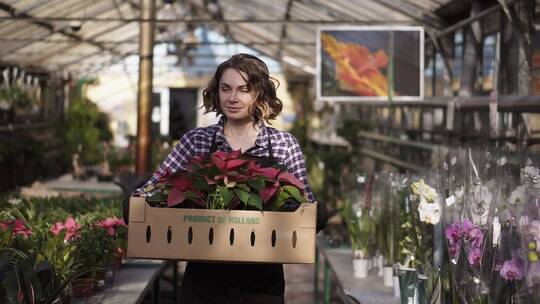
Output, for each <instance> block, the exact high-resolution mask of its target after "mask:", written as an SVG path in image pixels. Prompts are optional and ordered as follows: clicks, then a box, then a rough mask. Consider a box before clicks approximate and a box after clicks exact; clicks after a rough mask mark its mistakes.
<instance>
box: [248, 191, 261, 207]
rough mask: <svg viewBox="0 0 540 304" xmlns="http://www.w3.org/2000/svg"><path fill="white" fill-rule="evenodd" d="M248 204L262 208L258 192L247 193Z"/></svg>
mask: <svg viewBox="0 0 540 304" xmlns="http://www.w3.org/2000/svg"><path fill="white" fill-rule="evenodd" d="M248 205H249V206H253V207H255V208H257V210H262V200H261V197H260V196H259V195H258V194H254V193H251V194H250V195H249V201H248Z"/></svg>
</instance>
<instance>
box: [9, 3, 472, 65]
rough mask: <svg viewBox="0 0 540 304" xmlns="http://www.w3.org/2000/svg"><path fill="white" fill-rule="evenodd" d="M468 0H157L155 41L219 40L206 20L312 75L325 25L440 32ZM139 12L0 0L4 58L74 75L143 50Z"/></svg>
mask: <svg viewBox="0 0 540 304" xmlns="http://www.w3.org/2000/svg"><path fill="white" fill-rule="evenodd" d="M167 2H173V4H172V5H171V4H167ZM463 2H467V1H450V0H408V1H405V0H401V1H399V0H354V1H351V0H334V1H325V0H274V1H264V0H250V1H243V0H176V1H171V0H167V1H162V0H156V5H157V13H156V20H158V22H157V24H156V30H155V33H156V37H155V40H156V43H171V44H174V45H176V46H177V47H179V48H180V49H182V47H183V50H186V48H193V47H197V46H198V45H201V44H205V43H213V42H205V41H200V40H199V39H196V38H194V37H195V35H193V34H192V33H193V31H194V29H195V28H197V27H200V26H205V27H206V28H208V29H212V30H214V31H217V32H219V33H220V34H222V35H223V36H224V37H226V39H227V41H226V42H220V43H235V42H237V43H242V44H244V45H246V46H248V47H250V48H252V49H255V50H257V51H258V52H260V53H261V54H263V55H267V56H269V57H272V58H274V59H276V60H277V61H279V62H281V63H284V64H287V65H289V66H291V67H295V68H296V69H298V70H300V71H303V72H305V73H314V71H315V66H316V62H315V61H316V34H317V28H318V27H319V26H329V25H332V26H336V25H386V24H393V25H423V26H425V28H426V30H427V32H428V33H437V31H439V32H440V31H442V30H444V28H445V27H447V26H448V25H449V24H447V23H445V21H447V20H448V19H446V20H443V19H442V17H441V16H443V15H444V12H447V11H448V10H452V9H458V8H459V6H461V7H463V5H464V4H463ZM450 6H452V7H450ZM461 9H462V10H463V8H461ZM466 10H467V11H468V9H466ZM140 15H141V10H140V2H139V1H135V0H49V1H44V0H3V1H0V44H1V45H2V47H1V48H0V64H2V63H3V64H16V65H21V66H24V67H39V68H45V69H47V70H50V71H59V70H61V71H63V70H67V71H70V72H73V73H76V74H86V73H92V72H96V71H99V70H100V69H101V68H103V67H106V66H110V65H112V64H114V63H116V62H119V61H121V60H122V59H123V58H125V57H127V56H130V55H135V54H137V53H138V49H139V22H140V21H141V19H140ZM467 16H468V15H467ZM81 23H82V24H81ZM190 33H191V34H190Z"/></svg>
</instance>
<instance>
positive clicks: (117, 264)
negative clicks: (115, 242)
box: [112, 248, 125, 270]
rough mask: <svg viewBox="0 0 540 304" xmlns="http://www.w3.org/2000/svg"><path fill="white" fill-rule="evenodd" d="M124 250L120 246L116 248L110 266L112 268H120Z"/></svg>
mask: <svg viewBox="0 0 540 304" xmlns="http://www.w3.org/2000/svg"><path fill="white" fill-rule="evenodd" d="M124 256H125V251H124V250H123V249H122V248H118V249H116V254H115V255H114V257H113V260H112V267H113V269H114V270H120V268H122V261H123V260H124Z"/></svg>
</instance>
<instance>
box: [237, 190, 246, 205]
mask: <svg viewBox="0 0 540 304" xmlns="http://www.w3.org/2000/svg"><path fill="white" fill-rule="evenodd" d="M234 193H236V196H237V197H238V198H239V199H240V201H242V203H244V204H246V205H247V203H248V202H249V192H247V191H245V190H242V189H234Z"/></svg>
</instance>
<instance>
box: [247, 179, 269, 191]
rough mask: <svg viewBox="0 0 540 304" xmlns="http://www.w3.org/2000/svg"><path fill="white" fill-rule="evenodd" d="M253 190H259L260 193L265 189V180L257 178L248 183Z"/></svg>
mask: <svg viewBox="0 0 540 304" xmlns="http://www.w3.org/2000/svg"><path fill="white" fill-rule="evenodd" d="M248 184H249V186H250V187H251V188H253V189H255V190H257V191H258V192H259V193H260V192H261V191H263V189H264V184H265V183H264V180H263V179H262V178H256V179H252V180H249V181H248Z"/></svg>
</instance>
